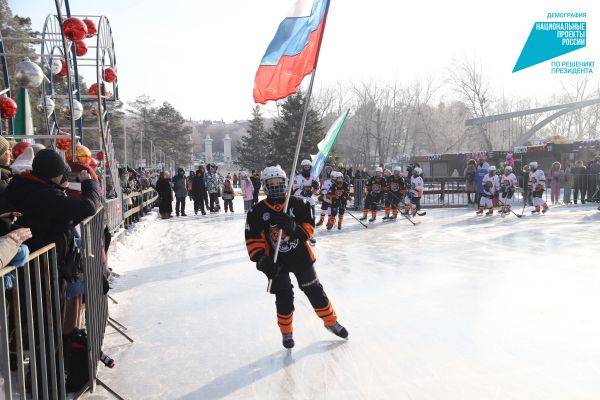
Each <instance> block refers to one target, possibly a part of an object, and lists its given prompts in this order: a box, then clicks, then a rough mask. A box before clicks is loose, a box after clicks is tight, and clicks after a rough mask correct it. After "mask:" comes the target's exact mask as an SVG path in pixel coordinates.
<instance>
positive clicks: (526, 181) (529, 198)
mask: <svg viewBox="0 0 600 400" xmlns="http://www.w3.org/2000/svg"><path fill="white" fill-rule="evenodd" d="M522 186H523V201H524V202H525V203H526V204H527V205H529V206H533V191H532V187H531V168H530V167H529V165H525V166H524V167H523V183H522Z"/></svg>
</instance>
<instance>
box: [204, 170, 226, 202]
mask: <svg viewBox="0 0 600 400" xmlns="http://www.w3.org/2000/svg"><path fill="white" fill-rule="evenodd" d="M217 170H218V167H217V166H216V165H215V164H209V165H208V171H207V172H206V190H207V191H208V196H209V197H210V207H209V209H210V212H213V213H218V212H219V210H220V209H221V204H220V203H219V197H220V196H221V186H222V185H223V178H222V177H221V175H219V173H218V172H217Z"/></svg>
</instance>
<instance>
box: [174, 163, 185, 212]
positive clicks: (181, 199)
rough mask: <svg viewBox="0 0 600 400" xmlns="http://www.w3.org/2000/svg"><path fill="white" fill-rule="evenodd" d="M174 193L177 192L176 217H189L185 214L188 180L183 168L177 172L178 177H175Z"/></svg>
mask: <svg viewBox="0 0 600 400" xmlns="http://www.w3.org/2000/svg"><path fill="white" fill-rule="evenodd" d="M173 191H174V192H175V215H176V216H177V217H179V215H180V214H181V216H182V217H187V215H186V214H185V197H186V196H187V178H186V177H185V171H184V170H183V168H179V169H178V170H177V175H175V176H174V177H173Z"/></svg>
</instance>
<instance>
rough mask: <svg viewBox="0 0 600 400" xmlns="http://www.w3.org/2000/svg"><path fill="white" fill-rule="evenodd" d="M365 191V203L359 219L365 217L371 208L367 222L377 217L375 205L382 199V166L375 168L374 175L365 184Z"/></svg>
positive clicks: (383, 184) (383, 183)
mask: <svg viewBox="0 0 600 400" xmlns="http://www.w3.org/2000/svg"><path fill="white" fill-rule="evenodd" d="M365 191H366V192H367V197H366V198H365V205H364V208H363V216H362V217H361V218H360V220H361V221H364V220H366V219H367V214H368V213H369V210H371V218H370V219H369V222H373V221H375V219H376V218H377V205H378V204H380V203H381V200H383V192H384V191H385V179H384V178H383V168H381V167H377V168H375V176H373V177H372V178H371V179H369V180H368V181H367V184H366V185H365Z"/></svg>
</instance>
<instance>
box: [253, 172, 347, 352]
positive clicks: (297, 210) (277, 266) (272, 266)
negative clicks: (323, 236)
mask: <svg viewBox="0 0 600 400" xmlns="http://www.w3.org/2000/svg"><path fill="white" fill-rule="evenodd" d="M261 182H262V186H263V188H264V190H265V193H266V194H267V198H266V199H264V200H261V201H260V202H258V203H257V204H256V205H254V206H253V207H252V209H251V210H250V211H249V212H248V215H247V218H246V231H245V234H246V247H247V249H248V255H249V256H250V260H252V261H253V262H256V269H258V270H259V271H261V272H263V273H264V274H265V275H266V276H267V278H268V279H271V280H272V285H271V293H273V294H275V306H276V308H277V322H278V325H279V329H280V331H281V334H282V341H283V346H284V347H285V348H288V349H289V348H292V347H294V338H293V334H292V331H293V330H292V319H293V313H294V292H293V291H292V282H291V280H290V273H293V274H294V275H295V276H296V279H297V281H298V286H299V287H300V290H302V291H303V292H304V294H305V295H306V296H307V297H308V300H309V301H310V303H311V305H312V306H313V308H314V309H315V312H316V313H317V315H318V316H319V317H320V318H321V319H322V320H323V322H324V324H325V328H327V329H328V330H329V331H330V332H332V333H333V334H335V335H337V336H339V337H341V338H344V339H345V338H347V337H348V331H347V330H346V329H345V328H344V327H343V326H342V325H340V323H339V322H337V316H336V313H335V311H334V309H333V307H332V305H331V303H330V301H329V299H328V298H327V295H326V294H325V291H324V290H323V286H322V285H321V283H320V282H319V278H318V277H317V274H316V272H315V268H314V262H315V256H314V254H313V252H312V250H311V248H310V246H309V245H308V240H309V239H310V238H311V237H312V235H313V232H314V223H315V222H314V218H313V216H312V212H311V208H310V205H309V204H308V203H307V202H306V201H305V200H304V199H299V198H297V197H291V198H290V202H289V207H288V212H287V213H284V212H283V208H284V203H285V194H286V187H287V176H286V174H285V172H284V171H283V170H282V169H281V167H280V166H275V167H267V168H265V169H264V170H263V172H262V173H261ZM280 232H281V233H282V239H281V244H280V246H279V253H278V258H277V262H275V261H274V260H273V258H274V254H275V249H276V246H277V241H278V237H279V233H280Z"/></svg>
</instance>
